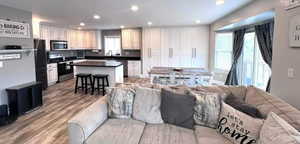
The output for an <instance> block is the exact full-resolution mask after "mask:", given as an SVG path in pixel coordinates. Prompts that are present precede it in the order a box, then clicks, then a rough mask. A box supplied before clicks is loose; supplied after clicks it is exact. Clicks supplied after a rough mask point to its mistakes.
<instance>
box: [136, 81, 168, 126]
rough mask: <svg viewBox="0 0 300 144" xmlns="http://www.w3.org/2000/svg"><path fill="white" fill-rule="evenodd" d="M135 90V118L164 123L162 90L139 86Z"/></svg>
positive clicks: (153, 122)
mask: <svg viewBox="0 0 300 144" xmlns="http://www.w3.org/2000/svg"><path fill="white" fill-rule="evenodd" d="M135 90H136V94H135V99H134V104H133V118H134V119H136V120H141V121H144V122H147V123H150V124H159V123H163V120H162V118H161V113H160V103H161V96H160V94H161V91H160V90H156V89H150V88H139V87H138V88H136V89H135Z"/></svg>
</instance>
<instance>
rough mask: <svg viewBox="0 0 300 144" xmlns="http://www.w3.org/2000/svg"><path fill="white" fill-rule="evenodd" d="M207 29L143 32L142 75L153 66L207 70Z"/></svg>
mask: <svg viewBox="0 0 300 144" xmlns="http://www.w3.org/2000/svg"><path fill="white" fill-rule="evenodd" d="M208 38H209V28H208V27H207V26H201V27H164V28H145V29H143V74H144V75H147V73H148V72H149V71H150V69H151V68H152V67H154V66H163V67H197V68H208V55H209V53H208V51H209V39H208Z"/></svg>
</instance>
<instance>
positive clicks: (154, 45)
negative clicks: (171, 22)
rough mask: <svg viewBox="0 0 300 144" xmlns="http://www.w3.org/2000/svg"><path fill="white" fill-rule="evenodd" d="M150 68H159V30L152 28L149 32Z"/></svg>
mask: <svg viewBox="0 0 300 144" xmlns="http://www.w3.org/2000/svg"><path fill="white" fill-rule="evenodd" d="M149 54H150V65H151V66H150V68H152V67H157V66H161V30H160V29H159V28H153V29H151V30H150V47H149Z"/></svg>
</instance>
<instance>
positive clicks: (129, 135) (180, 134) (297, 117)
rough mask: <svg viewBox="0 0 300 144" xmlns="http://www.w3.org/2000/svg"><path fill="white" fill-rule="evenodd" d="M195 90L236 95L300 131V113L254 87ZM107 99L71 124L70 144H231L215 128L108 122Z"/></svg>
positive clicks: (78, 115)
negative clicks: (276, 115)
mask: <svg viewBox="0 0 300 144" xmlns="http://www.w3.org/2000/svg"><path fill="white" fill-rule="evenodd" d="M193 90H195V91H208V92H218V93H233V94H234V95H236V96H239V97H241V98H242V99H244V100H245V101H246V102H247V103H249V104H252V105H254V106H256V107H257V108H258V109H259V110H260V111H261V112H262V113H263V114H264V115H265V116H266V115H267V114H268V113H269V112H271V111H273V112H275V113H276V114H278V115H279V116H280V117H282V118H283V119H285V120H286V121H287V122H289V123H290V124H291V125H292V126H294V127H295V128H296V129H297V130H298V131H299V130H300V111H298V110H297V109H295V108H294V107H292V106H290V105H289V104H287V103H285V102H284V101H282V100H280V99H279V98H277V97H273V96H271V95H270V94H268V93H265V92H263V91H261V90H259V89H256V88H254V87H226V86H213V87H198V88H195V89H193ZM107 114H108V112H107V102H106V97H103V98H101V99H100V100H98V101H96V102H95V103H94V104H92V105H91V106H89V107H88V108H87V109H85V110H83V111H82V112H80V113H79V114H77V115H76V116H75V117H74V118H72V119H71V120H70V121H69V122H68V131H69V142H70V144H83V143H84V144H232V143H231V142H230V141H228V140H227V139H226V138H224V137H223V136H222V135H220V134H218V133H217V131H216V130H215V129H211V128H207V127H203V126H197V125H195V129H194V130H190V129H185V128H181V127H177V126H174V125H170V124H156V125H154V124H147V123H145V122H142V121H136V120H133V119H130V120H124V119H109V118H108V116H107Z"/></svg>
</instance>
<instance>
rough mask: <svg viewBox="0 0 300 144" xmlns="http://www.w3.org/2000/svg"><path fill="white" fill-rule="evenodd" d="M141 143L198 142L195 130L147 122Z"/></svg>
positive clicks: (183, 143) (187, 143) (195, 143)
mask: <svg viewBox="0 0 300 144" xmlns="http://www.w3.org/2000/svg"><path fill="white" fill-rule="evenodd" d="M139 144H197V142H196V139H195V134H194V131H193V130H190V129H186V128H182V127H177V126H175V125H170V124H157V125H153V124H147V125H146V127H145V130H144V133H143V136H142V138H141V141H140V143H139Z"/></svg>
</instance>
